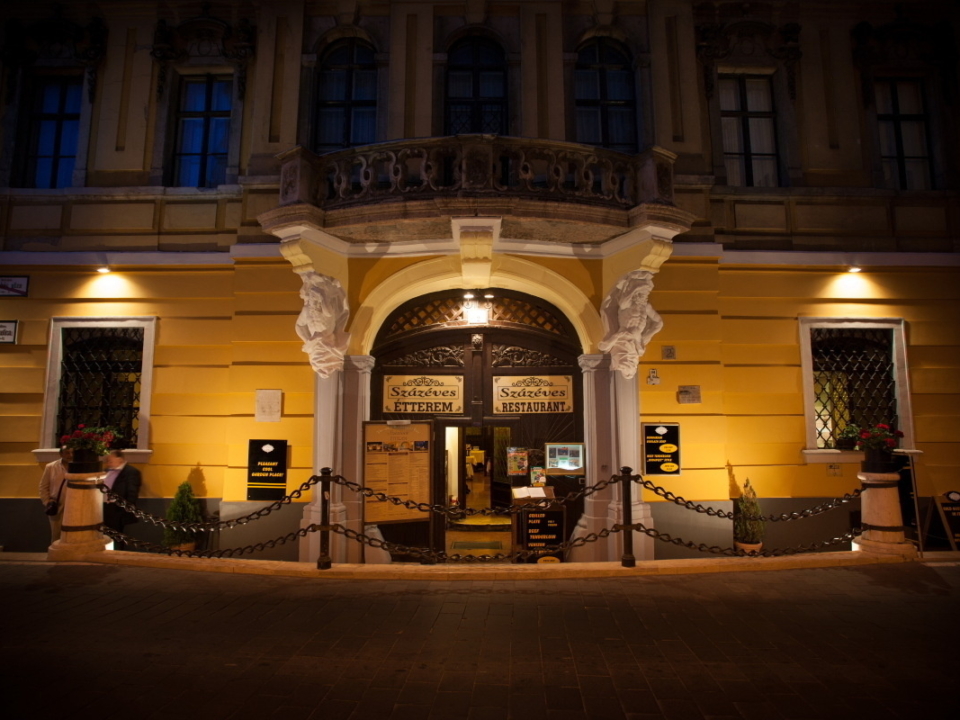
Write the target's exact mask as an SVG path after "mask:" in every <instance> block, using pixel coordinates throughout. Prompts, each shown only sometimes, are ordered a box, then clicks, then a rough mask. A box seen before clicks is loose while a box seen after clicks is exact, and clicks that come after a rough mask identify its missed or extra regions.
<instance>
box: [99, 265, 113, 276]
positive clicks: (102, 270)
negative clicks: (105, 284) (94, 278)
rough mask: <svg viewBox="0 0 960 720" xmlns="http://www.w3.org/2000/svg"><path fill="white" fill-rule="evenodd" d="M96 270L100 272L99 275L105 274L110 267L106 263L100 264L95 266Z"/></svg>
mask: <svg viewBox="0 0 960 720" xmlns="http://www.w3.org/2000/svg"><path fill="white" fill-rule="evenodd" d="M97 272H98V273H100V274H101V275H106V274H107V273H108V272H110V268H109V267H107V266H106V265H101V266H100V267H98V268H97Z"/></svg>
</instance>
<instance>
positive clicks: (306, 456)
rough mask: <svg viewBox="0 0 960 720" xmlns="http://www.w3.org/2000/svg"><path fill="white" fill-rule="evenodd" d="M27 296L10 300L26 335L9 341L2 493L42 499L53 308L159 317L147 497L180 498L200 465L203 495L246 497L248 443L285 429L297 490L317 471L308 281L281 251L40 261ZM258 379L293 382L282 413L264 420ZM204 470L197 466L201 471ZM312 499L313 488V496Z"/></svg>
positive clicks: (2, 402) (0, 390) (3, 303)
mask: <svg viewBox="0 0 960 720" xmlns="http://www.w3.org/2000/svg"><path fill="white" fill-rule="evenodd" d="M18 273H22V274H24V275H29V276H30V295H29V297H28V298H22V299H21V298H15V299H14V298H2V299H0V315H3V316H4V317H9V318H16V319H19V320H20V322H21V333H20V344H19V345H11V346H7V345H3V346H0V378H2V386H0V497H7V498H18V497H36V494H37V485H38V483H39V479H40V473H41V470H42V467H41V466H40V465H39V464H38V463H37V462H36V461H35V460H34V458H33V455H32V454H31V453H30V451H31V450H33V449H34V448H37V447H41V446H42V447H49V446H50V443H49V442H44V443H41V442H40V423H41V413H42V406H43V392H44V381H45V374H46V365H47V344H48V339H49V333H50V318H51V317H56V316H65V317H70V316H77V317H91V316H93V317H96V316H99V317H104V316H132V315H137V316H156V317H159V321H158V325H157V347H156V353H155V356H154V370H153V373H154V374H153V396H152V412H151V426H150V447H151V449H152V450H153V457H152V459H151V462H150V463H148V464H146V465H143V466H141V470H142V472H143V476H144V486H143V490H142V495H143V496H144V497H170V496H172V495H173V493H174V492H175V490H176V487H177V485H179V484H180V483H181V482H183V481H184V480H186V479H187V478H188V477H191V479H192V480H194V479H196V478H197V477H198V475H197V474H196V472H195V471H196V470H197V469H199V470H200V473H201V475H199V477H202V479H203V481H202V484H201V486H200V487H197V486H196V483H195V488H194V489H195V491H196V492H197V493H198V494H199V495H200V496H205V497H207V496H208V497H223V498H224V499H225V500H245V499H246V466H247V441H248V440H250V439H286V440H287V441H288V442H289V444H290V446H291V453H290V464H289V474H288V478H289V483H288V488H289V489H293V488H296V487H298V486H299V485H300V484H301V483H302V482H303V481H304V480H306V479H307V478H309V477H310V474H311V468H312V465H313V447H312V427H313V397H314V375H313V372H312V371H311V369H310V366H309V363H308V362H307V359H306V356H305V355H304V354H303V352H302V351H301V349H300V347H301V344H302V343H301V341H300V339H299V337H298V336H297V334H296V330H295V327H294V326H295V322H296V318H297V315H298V314H299V312H300V308H301V307H302V301H301V300H300V297H299V290H300V279H299V277H297V275H296V274H295V273H294V272H293V271H292V269H291V267H290V264H289V263H288V262H286V261H285V260H282V259H271V260H239V261H237V262H236V263H235V264H234V265H232V266H230V265H226V266H223V267H218V268H215V269H211V268H204V269H196V268H180V269H170V268H128V269H124V268H120V269H119V271H117V272H114V273H112V274H110V275H106V276H100V275H97V274H96V273H94V272H92V269H89V268H85V269H76V268H62V269H61V268H50V267H29V268H18ZM257 389H281V390H283V417H282V420H281V421H280V422H279V423H258V422H256V421H255V420H254V411H255V397H256V390H257ZM192 472H193V473H194V474H193V475H192V476H191V473H192ZM306 499H309V496H308V497H307V498H306Z"/></svg>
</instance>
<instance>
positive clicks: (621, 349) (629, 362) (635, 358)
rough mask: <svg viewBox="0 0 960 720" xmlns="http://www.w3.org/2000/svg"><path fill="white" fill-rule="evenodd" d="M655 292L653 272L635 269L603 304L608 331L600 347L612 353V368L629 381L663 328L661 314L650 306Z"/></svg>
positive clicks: (605, 326)
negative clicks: (651, 341) (652, 294)
mask: <svg viewBox="0 0 960 720" xmlns="http://www.w3.org/2000/svg"><path fill="white" fill-rule="evenodd" d="M652 291H653V273H651V272H650V271H649V270H633V271H631V272H629V273H627V274H626V275H624V276H623V277H622V278H620V280H618V281H617V284H616V285H614V286H613V289H612V290H611V291H610V293H609V294H608V295H607V297H606V299H604V301H603V304H602V305H601V306H600V316H601V319H602V320H603V328H604V331H605V334H604V337H603V340H602V341H601V342H600V344H599V345H598V347H599V348H600V350H601V351H603V352H608V353H610V360H611V365H610V367H611V369H613V370H618V371H619V372H620V373H621V374H622V375H623V377H624V378H626V379H627V380H629V379H631V378H632V377H633V376H634V375H636V374H637V363H638V362H639V361H640V358H641V357H643V354H644V352H645V351H646V349H647V344H648V343H649V342H650V339H651V338H652V337H653V336H654V335H656V334H657V333H658V332H660V329H661V328H662V327H663V320H662V319H661V318H660V315H659V314H658V313H657V311H656V310H654V309H653V308H652V307H651V306H650V293H651V292H652Z"/></svg>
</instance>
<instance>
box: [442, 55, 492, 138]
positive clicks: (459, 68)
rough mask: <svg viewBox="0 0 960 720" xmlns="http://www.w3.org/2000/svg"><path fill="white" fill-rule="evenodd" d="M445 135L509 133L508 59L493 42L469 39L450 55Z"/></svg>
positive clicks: (448, 56) (448, 59) (448, 57)
mask: <svg viewBox="0 0 960 720" xmlns="http://www.w3.org/2000/svg"><path fill="white" fill-rule="evenodd" d="M445 111H446V112H445V113H444V117H445V121H444V125H445V134H447V135H461V134H466V133H492V134H497V135H506V134H507V59H506V54H505V53H504V51H503V48H502V47H500V46H499V45H498V44H497V43H495V42H493V41H492V40H487V39H486V38H481V37H469V38H465V39H464V40H460V41H459V42H457V43H456V44H455V45H454V46H453V47H452V48H451V49H450V52H449V54H448V55H447V92H446V107H445Z"/></svg>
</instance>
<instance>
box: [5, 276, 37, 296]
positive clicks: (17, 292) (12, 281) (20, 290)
mask: <svg viewBox="0 0 960 720" xmlns="http://www.w3.org/2000/svg"><path fill="white" fill-rule="evenodd" d="M29 287H30V277H29V276H28V275H3V276H0V295H6V296H10V297H26V296H27V289H28V288H29Z"/></svg>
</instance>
